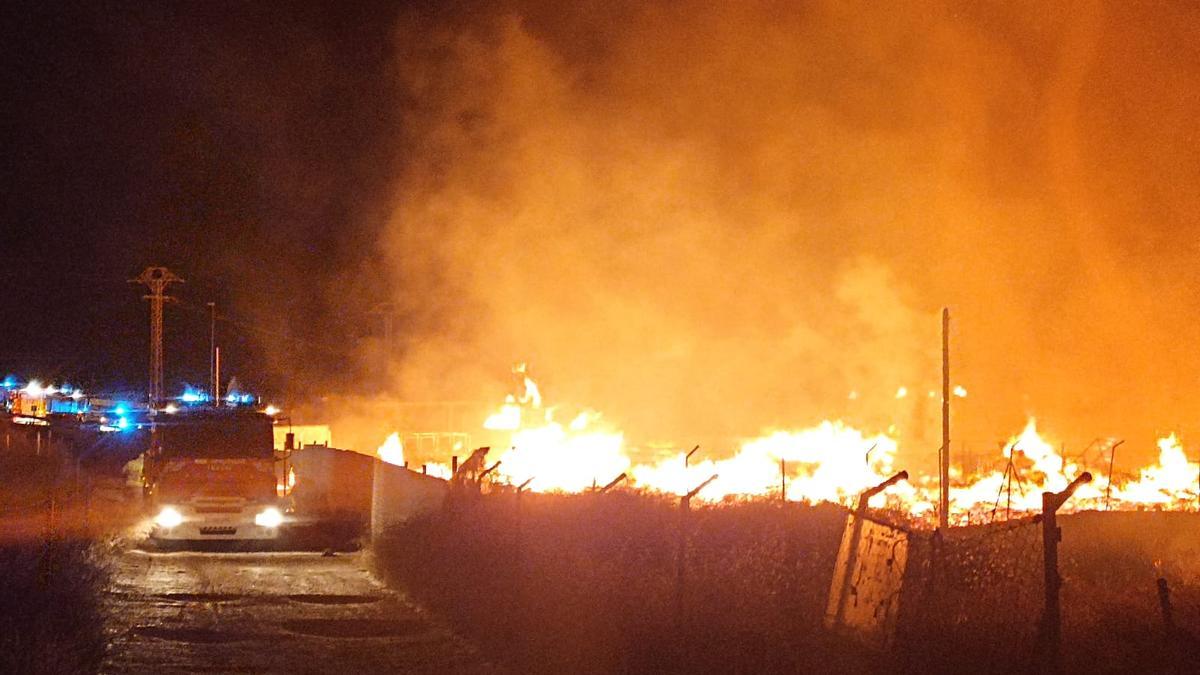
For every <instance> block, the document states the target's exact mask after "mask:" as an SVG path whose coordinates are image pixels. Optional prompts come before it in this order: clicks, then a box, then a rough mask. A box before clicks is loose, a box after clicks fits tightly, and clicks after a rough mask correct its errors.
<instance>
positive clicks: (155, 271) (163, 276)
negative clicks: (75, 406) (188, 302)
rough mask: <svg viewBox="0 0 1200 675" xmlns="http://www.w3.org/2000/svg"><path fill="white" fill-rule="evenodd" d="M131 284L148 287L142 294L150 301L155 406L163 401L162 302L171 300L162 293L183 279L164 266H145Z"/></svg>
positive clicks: (151, 401)
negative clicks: (146, 293) (148, 291)
mask: <svg viewBox="0 0 1200 675" xmlns="http://www.w3.org/2000/svg"><path fill="white" fill-rule="evenodd" d="M129 283H131V284H143V285H144V286H146V288H148V289H150V294H149V295H144V296H142V299H143V300H149V301H150V392H149V400H150V407H151V408H157V407H158V406H160V405H162V402H163V400H164V399H163V344H162V343H163V303H164V302H173V301H174V300H175V298H172V297H170V296H168V295H165V294H164V291H166V289H167V286H168V285H169V284H172V283H181V284H182V283H183V279H181V278H179V277H178V276H176V275H175V273H174V272H172V271H171V270H169V269H167V268H165V267H147V268H146V269H145V270H144V271H143V272H142V273H141V275H140V276H138V278H136V279H130V280H129Z"/></svg>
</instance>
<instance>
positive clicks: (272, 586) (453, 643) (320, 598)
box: [102, 550, 497, 673]
mask: <svg viewBox="0 0 1200 675" xmlns="http://www.w3.org/2000/svg"><path fill="white" fill-rule="evenodd" d="M366 555H367V554H364V553H339V554H337V555H335V556H331V557H327V556H323V555H322V554H321V553H287V552H257V553H256V552H249V553H211V552H203V553H201V552H191V551H179V552H167V553H163V552H148V551H140V550H126V551H123V552H121V553H118V554H116V557H115V560H114V562H113V569H112V582H111V585H110V588H109V589H108V591H107V593H106V594H105V600H104V605H105V609H106V610H107V615H108V617H109V619H108V625H107V627H106V632H107V634H108V636H109V650H108V653H107V655H106V657H105V660H104V664H103V668H102V672H106V673H147V672H153V673H198V672H221V673H330V672H357V673H377V672H389V673H391V672H439V673H444V672H466V673H478V672H497V670H496V669H495V668H493V667H491V666H489V665H488V664H487V663H486V661H485V660H484V659H483V658H482V657H481V656H480V654H479V653H478V651H477V650H475V649H474V648H473V647H471V646H470V645H469V644H467V643H465V642H464V641H463V640H461V639H460V638H458V637H456V636H455V635H453V634H452V633H451V632H450V631H449V630H448V629H446V628H445V627H444V626H442V625H440V624H439V623H438V622H437V621H436V620H434V619H433V618H432V617H430V616H429V615H428V614H426V613H424V612H422V611H421V610H420V609H418V608H417V607H415V606H414V605H412V604H411V603H409V602H408V601H407V600H406V599H405V598H404V596H403V595H401V594H399V593H397V592H395V591H393V590H390V589H388V588H387V587H386V586H384V584H382V583H381V582H380V581H378V580H377V579H376V578H375V577H374V576H373V575H372V574H371V572H370V571H369V569H368V560H367V557H366Z"/></svg>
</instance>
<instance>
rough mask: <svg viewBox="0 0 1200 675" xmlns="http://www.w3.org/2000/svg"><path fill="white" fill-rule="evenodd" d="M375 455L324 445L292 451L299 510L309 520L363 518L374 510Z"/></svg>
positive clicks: (295, 492) (295, 493)
mask: <svg viewBox="0 0 1200 675" xmlns="http://www.w3.org/2000/svg"><path fill="white" fill-rule="evenodd" d="M374 462H375V458H373V457H368V456H367V455H364V454H361V453H357V452H352V451H350V450H339V449H337V448H328V447H325V446H321V445H309V446H305V447H303V448H301V449H299V450H296V451H294V452H293V453H292V468H293V469H295V471H296V489H295V491H294V492H293V496H294V497H295V500H296V514H297V515H298V516H299V517H301V518H303V519H306V520H328V519H335V520H345V519H352V520H361V521H362V522H363V523H364V524H365V523H366V521H367V519H368V518H369V517H370V514H371V480H372V472H373V470H374V467H373V464H374Z"/></svg>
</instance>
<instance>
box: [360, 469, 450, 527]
mask: <svg viewBox="0 0 1200 675" xmlns="http://www.w3.org/2000/svg"><path fill="white" fill-rule="evenodd" d="M449 490H450V484H449V483H448V482H446V481H444V480H442V479H440V478H434V477H432V476H426V475H424V474H421V473H419V472H416V471H409V470H408V469H406V468H404V467H402V466H396V465H395V464H388V463H387V462H382V461H379V460H376V461H375V476H374V481H373V484H372V489H371V492H372V495H373V499H372V508H371V536H372V537H379V536H381V535H384V534H386V533H387V531H388V529H390V528H392V527H394V526H396V525H399V524H401V523H403V522H404V521H406V520H408V519H410V518H412V517H414V516H418V515H420V514H422V513H428V512H430V511H436V510H437V509H440V508H441V507H442V504H443V503H444V502H445V501H446V495H447V493H448V492H449Z"/></svg>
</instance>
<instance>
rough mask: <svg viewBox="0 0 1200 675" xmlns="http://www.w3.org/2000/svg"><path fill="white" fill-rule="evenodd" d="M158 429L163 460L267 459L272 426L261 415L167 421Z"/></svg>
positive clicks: (270, 444)
mask: <svg viewBox="0 0 1200 675" xmlns="http://www.w3.org/2000/svg"><path fill="white" fill-rule="evenodd" d="M156 426H157V431H158V433H160V434H161V436H160V437H159V438H160V445H159V447H160V448H162V454H163V456H164V457H175V458H199V459H203V458H209V459H216V458H234V457H239V458H249V459H270V458H272V457H273V456H274V455H273V453H274V445H273V444H274V438H273V436H272V431H271V422H270V420H269V419H268V418H266V417H264V416H261V415H254V416H234V415H230V416H214V417H206V418H202V419H186V420H185V419H179V420H170V421H167V422H165V423H162V424H160V425H156Z"/></svg>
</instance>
